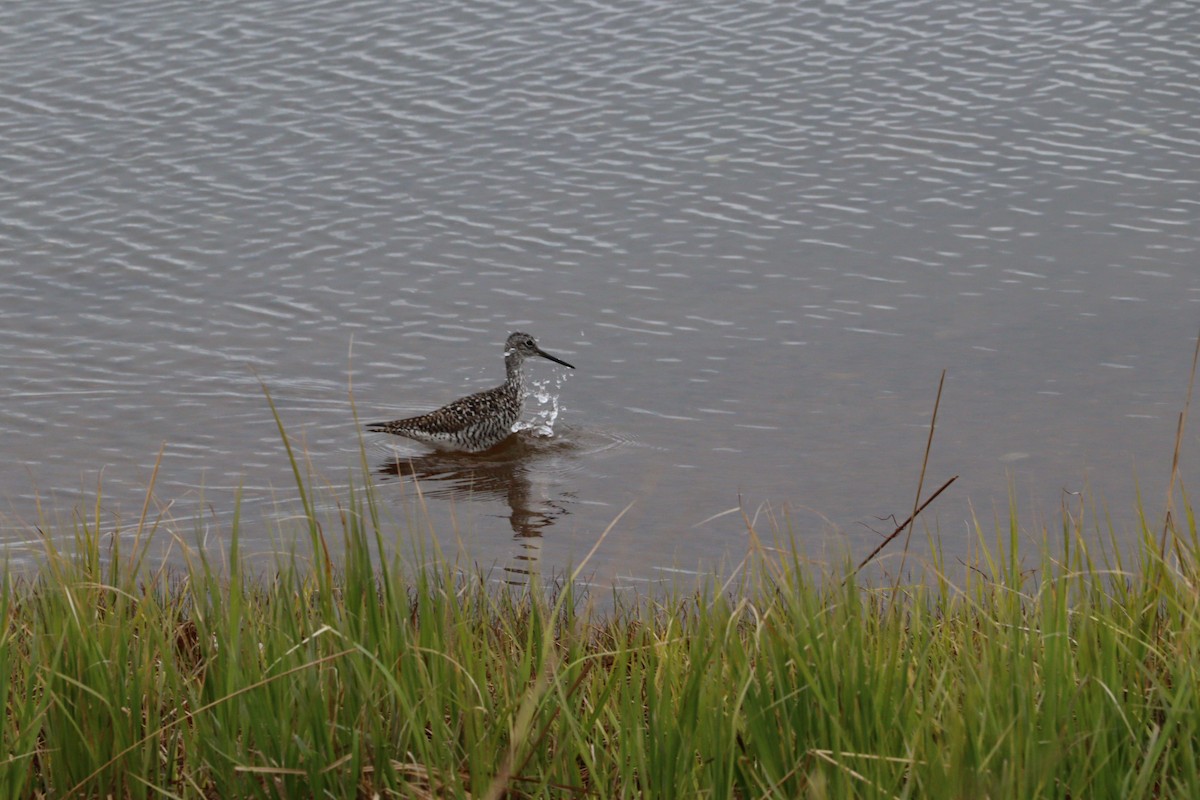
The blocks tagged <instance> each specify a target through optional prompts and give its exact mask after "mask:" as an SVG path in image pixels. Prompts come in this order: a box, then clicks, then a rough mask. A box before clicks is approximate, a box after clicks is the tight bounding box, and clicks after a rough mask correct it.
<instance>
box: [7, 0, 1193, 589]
mask: <svg viewBox="0 0 1200 800" xmlns="http://www.w3.org/2000/svg"><path fill="white" fill-rule="evenodd" d="M0 30H4V31H5V32H6V33H5V36H6V40H7V42H8V44H7V45H6V46H5V47H4V48H3V49H0V136H2V137H3V140H4V141H5V142H6V148H5V154H4V156H3V160H4V169H3V175H4V177H3V179H2V180H0V316H2V318H3V319H4V325H3V326H2V328H0V355H2V357H3V363H4V365H5V381H4V384H3V386H2V387H0V397H3V402H2V403H0V436H2V437H3V439H4V442H5V453H6V456H7V458H6V461H5V466H4V468H3V470H2V471H0V490H2V497H3V500H4V504H5V507H4V509H3V511H4V516H3V526H2V533H3V536H4V537H5V541H6V542H7V543H8V555H9V558H10V559H13V560H14V561H15V562H19V561H20V560H21V559H22V558H25V557H27V556H28V555H30V554H31V553H34V552H36V548H37V546H36V544H35V543H32V544H31V540H32V538H33V537H32V535H31V525H32V524H33V523H34V522H36V520H37V502H38V500H39V498H40V501H41V503H42V506H43V508H49V509H55V511H56V512H57V513H62V514H68V515H69V510H70V509H71V508H72V507H73V506H75V505H76V504H80V505H81V506H83V507H87V508H90V507H91V500H90V499H86V498H90V497H91V496H92V495H93V494H94V492H95V487H96V486H97V485H98V484H102V485H103V487H104V488H103V502H102V517H103V520H104V522H105V524H106V525H113V526H115V525H118V524H120V525H121V526H122V527H124V528H128V527H129V526H130V525H131V524H132V523H134V522H135V521H136V519H137V517H138V515H139V514H140V512H141V509H142V503H143V497H144V491H145V487H146V485H147V483H148V482H149V480H150V476H151V474H152V472H153V469H154V464H155V462H156V459H157V457H158V453H159V450H160V448H162V461H161V465H160V467H159V471H158V475H157V479H156V484H155V490H156V495H157V497H158V498H159V502H158V503H155V504H152V508H151V512H152V514H157V513H159V512H160V511H163V510H164V508H165V507H166V505H167V504H171V505H170V507H169V508H165V511H164V513H165V514H167V515H169V516H171V517H173V518H175V519H176V520H179V521H180V522H181V523H182V524H183V526H184V527H185V528H186V527H188V526H190V525H191V524H192V523H191V521H192V520H193V519H196V518H200V519H204V520H208V521H209V522H213V521H215V522H220V520H221V519H222V515H225V516H226V517H227V516H228V515H229V514H230V513H231V509H232V507H233V497H234V495H235V493H237V492H238V491H240V492H241V494H242V497H243V515H244V516H246V517H247V518H248V519H249V518H253V517H254V516H256V515H257V516H260V517H263V518H266V519H269V520H272V521H281V520H282V521H286V520H287V519H288V518H289V516H290V515H291V514H293V513H294V512H295V508H296V507H295V503H296V500H295V493H294V491H293V490H292V489H291V484H292V477H291V471H290V467H289V465H288V462H287V459H286V454H285V452H284V449H283V446H282V444H281V440H280V437H279V433H278V430H277V429H276V426H275V422H274V421H273V420H272V417H271V411H270V408H269V406H268V405H267V403H266V402H265V400H264V397H263V394H262V385H264V384H265V386H266V387H267V388H268V389H269V390H270V392H271V394H272V397H273V399H274V401H275V403H276V404H277V406H278V409H279V414H280V418H281V420H282V422H283V423H284V425H285V427H286V429H287V430H288V432H289V434H290V435H291V436H292V437H293V439H294V443H295V445H296V446H297V449H298V450H299V451H301V452H302V453H303V454H304V459H305V460H306V464H307V466H308V468H309V469H311V472H312V474H313V475H314V476H316V477H315V481H316V482H317V483H321V482H328V483H329V484H332V485H333V486H334V487H342V486H344V485H345V484H346V483H348V482H349V480H350V478H349V476H350V475H352V474H355V473H356V472H357V471H358V470H359V469H360V459H359V429H358V428H357V427H356V425H355V419H354V415H353V409H357V412H358V414H359V415H360V416H361V418H362V420H363V421H375V420H378V419H388V418H394V417H400V416H406V415H410V414H414V413H420V412H423V411H427V410H431V409H433V408H435V407H437V406H439V405H442V404H444V403H446V402H448V401H450V400H452V399H454V398H456V397H459V396H461V395H464V394H467V393H469V392H473V391H478V390H480V389H484V388H488V387H490V386H493V385H495V384H497V383H499V381H500V380H501V379H502V376H503V370H502V367H503V364H502V350H501V348H502V343H503V341H504V338H505V336H506V335H507V334H508V333H509V332H510V331H512V330H526V331H528V332H530V333H532V334H533V335H534V336H536V337H537V338H538V340H539V343H540V344H541V346H542V347H544V348H545V349H546V350H548V351H549V352H551V353H554V354H556V355H559V356H561V357H563V358H564V359H566V360H568V361H570V362H571V363H572V364H574V365H575V366H576V367H577V368H578V369H577V370H576V371H575V372H571V373H569V374H567V371H566V370H563V369H560V368H558V367H556V366H555V365H553V364H550V363H548V362H544V363H531V364H530V367H529V370H530V373H531V377H532V378H533V380H534V381H535V382H536V384H537V387H536V388H537V393H536V395H535V396H534V397H533V398H531V401H530V403H529V406H528V407H527V418H528V420H529V421H530V422H533V423H535V424H534V427H533V428H531V429H530V430H528V431H524V432H522V434H521V435H520V436H519V437H518V438H517V439H516V440H514V441H511V442H509V443H506V445H505V446H503V447H502V448H499V449H498V451H497V452H495V453H490V454H486V455H485V456H483V457H465V456H455V455H447V454H444V453H436V452H433V451H430V450H429V449H428V448H425V447H422V446H421V445H418V444H415V443H407V442H404V441H402V440H397V439H394V438H393V439H390V440H389V439H388V438H387V437H378V436H374V435H372V436H369V437H367V439H366V440H365V442H364V444H365V448H366V453H367V460H368V464H367V469H368V472H370V474H372V475H373V476H374V477H373V479H374V480H375V481H376V483H377V486H378V488H379V489H380V494H381V497H383V498H384V499H385V500H386V501H387V502H390V503H391V504H393V507H394V509H395V512H396V517H397V518H398V519H400V520H413V521H414V523H413V531H412V533H413V535H416V534H417V533H420V532H423V531H433V532H434V535H435V536H436V537H439V538H441V539H442V540H443V541H444V542H445V543H447V544H451V543H457V542H461V543H463V544H464V545H465V546H466V547H467V548H468V551H469V552H470V553H471V554H472V555H473V556H474V558H475V559H476V561H477V562H478V563H481V564H495V565H497V568H498V569H499V570H507V569H509V568H510V567H511V568H512V569H517V570H519V569H522V568H525V567H527V566H528V565H529V563H530V561H529V560H530V559H535V560H536V564H537V565H538V567H537V568H539V569H547V570H550V571H553V570H554V569H561V568H563V567H564V566H565V565H567V564H570V563H576V562H578V560H579V559H580V558H582V556H583V555H584V554H585V553H587V552H588V550H589V549H590V547H591V545H592V543H593V542H594V541H595V539H596V537H597V536H598V535H599V534H600V532H601V531H603V530H604V529H605V527H606V526H607V525H608V524H609V523H610V522H611V521H612V519H613V518H614V517H615V516H616V515H617V513H618V512H620V510H621V509H622V508H624V507H625V506H626V505H628V504H629V503H633V505H632V507H631V508H630V510H629V511H628V513H627V514H626V515H625V517H623V518H622V520H621V522H620V524H619V525H618V526H617V527H615V528H614V529H613V531H612V533H611V535H610V537H609V539H608V540H607V541H606V542H605V544H604V547H603V548H601V550H600V551H599V552H598V553H597V554H596V556H595V558H594V560H593V561H592V562H590V565H591V566H592V567H593V569H594V573H593V574H594V575H595V576H596V579H597V580H600V581H614V580H615V581H617V583H618V584H619V585H624V586H640V585H645V583H646V582H651V581H657V580H662V579H670V578H671V577H672V576H675V575H678V574H687V573H688V572H689V571H692V570H706V569H712V568H714V567H718V566H720V565H721V564H723V563H728V562H729V561H730V560H732V561H736V560H737V558H739V557H740V554H741V552H742V551H743V550H744V548H745V544H746V532H745V528H746V526H745V521H744V519H743V514H742V513H729V512H731V510H732V509H735V508H738V507H740V508H741V509H744V511H745V516H746V517H748V518H750V519H757V520H758V521H759V523H761V524H762V525H764V526H765V527H767V528H769V527H770V525H771V521H772V520H773V521H775V522H776V523H778V525H779V527H780V528H781V529H784V530H787V531H790V532H791V533H792V534H793V535H794V536H795V538H796V539H797V541H799V542H801V543H802V544H803V546H804V547H805V549H806V551H807V552H808V554H809V555H811V556H812V557H814V558H837V557H840V554H842V553H845V552H849V553H851V554H854V555H861V554H864V553H865V552H868V551H869V550H870V549H871V548H872V547H873V546H874V545H875V543H876V542H877V541H878V540H879V536H880V535H881V533H886V532H889V531H890V530H891V520H890V519H889V517H890V515H895V516H896V517H899V518H901V519H902V518H903V517H905V516H906V515H907V514H908V513H909V512H910V511H911V510H912V508H913V504H914V502H913V501H914V496H915V491H916V484H917V479H918V475H919V474H920V469H921V457H922V452H923V449H924V446H925V441H926V437H927V434H928V425H929V421H930V415H931V412H932V408H933V400H934V395H935V391H936V387H937V383H938V378H939V375H940V373H941V371H942V370H943V369H945V370H946V372H947V377H946V385H945V392H944V395H943V398H942V405H941V410H940V414H939V419H938V428H937V432H936V436H935V438H934V444H933V450H932V454H931V460H930V463H929V465H928V470H927V478H926V485H925V492H926V493H928V492H929V491H930V490H931V489H932V488H933V487H936V486H937V485H940V484H941V483H942V482H943V481H944V480H945V479H947V478H948V477H950V476H951V475H956V474H957V475H960V476H961V477H960V478H959V480H958V481H957V482H956V483H955V485H954V486H953V488H952V489H951V490H950V491H948V492H947V493H946V495H944V496H943V497H941V498H939V500H938V501H937V503H936V504H935V505H934V506H931V507H930V509H929V510H928V511H927V512H926V514H925V515H924V517H923V519H924V520H925V522H926V524H927V525H928V526H930V528H931V529H932V530H934V531H935V532H936V533H937V534H938V535H939V536H940V537H941V539H942V545H943V547H944V549H945V551H946V552H947V553H948V554H951V555H952V554H954V553H955V552H956V551H957V548H959V547H966V546H967V545H966V544H965V542H967V541H968V540H969V535H968V534H969V525H968V520H969V519H970V517H971V515H972V514H973V513H977V514H979V515H981V516H983V517H985V518H990V517H991V516H992V513H993V509H995V508H997V507H999V508H1001V509H1002V514H1003V515H1004V516H1007V511H1006V508H1007V505H1008V502H1009V491H1010V487H1011V491H1012V492H1013V495H1014V496H1015V497H1016V499H1017V501H1018V503H1019V504H1020V505H1021V506H1022V508H1027V509H1031V510H1033V512H1034V516H1033V519H1038V518H1039V517H1038V515H1042V517H1041V518H1044V519H1048V520H1051V522H1050V524H1052V525H1053V524H1055V523H1054V522H1053V521H1052V520H1053V519H1055V518H1056V516H1057V509H1058V508H1059V505H1060V503H1062V502H1063V501H1064V499H1067V500H1071V499H1072V498H1073V497H1074V495H1072V494H1071V493H1073V492H1077V491H1080V490H1083V489H1091V490H1092V491H1093V492H1094V493H1095V494H1096V495H1097V496H1099V497H1101V498H1102V499H1103V500H1104V501H1105V502H1106V503H1107V505H1108V506H1109V508H1111V509H1112V511H1113V512H1114V515H1115V517H1116V518H1117V522H1118V529H1119V530H1120V529H1122V526H1121V525H1120V524H1119V523H1120V521H1121V519H1128V518H1129V517H1131V516H1132V515H1133V513H1134V507H1135V502H1136V497H1135V487H1140V490H1141V492H1142V496H1143V498H1144V499H1145V501H1146V504H1147V511H1148V512H1149V513H1157V512H1158V511H1159V510H1160V508H1159V507H1160V506H1161V498H1162V496H1163V492H1164V491H1165V489H1166V486H1167V481H1168V472H1169V469H1170V465H1171V456H1172V451H1173V447H1174V443H1175V435H1176V424H1177V415H1178V413H1179V412H1180V410H1181V409H1182V406H1183V400H1184V395H1185V391H1186V386H1187V376H1188V369H1189V367H1190V364H1191V355H1192V351H1193V347H1194V343H1195V337H1196V334H1197V329H1198V327H1200V262H1198V261H1197V249H1198V245H1200V226H1198V225H1197V222H1196V220H1197V218H1198V212H1200V206H1198V204H1197V200H1196V197H1197V187H1198V186H1200V89H1198V88H1197V87H1200V66H1198V65H1200V44H1198V42H1200V15H1197V14H1196V13H1195V11H1194V9H1193V8H1192V5H1191V4H1189V3H1164V4H1154V5H1152V6H1145V7H1136V6H1121V7H1116V6H1114V7H1111V8H1103V9H1098V8H1095V7H1094V6H1093V5H1092V4H1085V3H1071V2H1068V3H1065V4H1054V5H1038V4H1034V5H1030V4H1028V3H1015V2H1001V3H999V4H996V3H988V4H982V3H974V2H953V3H950V4H949V5H947V4H945V3H932V2H905V3H890V2H889V3H883V2H877V3H866V4H859V5H856V6H855V7H853V8H851V7H847V6H843V5H840V4H836V3H831V4H821V5H817V4H800V5H799V6H797V7H793V8H781V7H777V6H774V5H771V6H759V5H756V4H750V3H743V2H733V3H700V4H687V5H685V6H679V7H675V6H669V5H668V6H663V7H647V6H644V5H643V4H626V3H608V4H591V3H577V2H566V3H561V4H556V5H555V6H553V7H552V8H547V7H542V6H530V7H526V6H519V5H510V4H504V3H482V4H477V3H472V4H459V3H406V4H402V5H400V6H395V5H393V4H388V3H382V2H376V1H375V0H366V1H365V2H360V3H353V4H349V5H346V4H335V3H330V2H300V3H283V2H279V0H258V1H257V2H249V3H245V2H240V3H229V2H216V3H207V4H203V5H201V6H196V5H194V4H187V3H179V2H161V3H158V2H156V3H150V2H147V1H146V0H121V1H120V2H118V3H115V4H108V5H106V6H105V7H104V8H103V9H100V8H97V7H95V6H94V5H92V4H89V3H83V2H71V1H70V0H64V2H57V3H46V4H39V5H36V6H33V5H29V4H9V5H6V6H4V7H2V8H0ZM260 382H261V383H260ZM352 402H353V409H352ZM1191 430H1196V428H1195V426H1193V428H1192V429H1191ZM548 432H549V433H550V435H546V434H547V433H548ZM1183 444H1184V449H1183V454H1184V468H1185V475H1186V470H1187V468H1188V467H1189V466H1190V465H1191V464H1193V463H1194V455H1193V454H1194V451H1195V450H1196V445H1197V442H1196V436H1195V435H1194V433H1187V434H1186V435H1185V438H1184V442H1183ZM414 478H415V479H417V481H418V482H419V488H418V487H417V486H414V483H413V481H414ZM81 498H85V499H83V500H81ZM204 524H208V523H204ZM243 528H244V530H246V531H249V530H250V528H249V527H247V526H243ZM220 529H221V528H220V525H215V527H214V531H219V530H220ZM1131 529H1132V528H1131ZM263 531H264V532H263V534H262V538H261V540H257V541H255V540H250V541H247V542H246V545H247V547H249V548H251V549H256V550H259V551H268V550H270V549H272V548H274V547H276V546H277V542H276V541H275V540H274V539H273V538H272V533H271V532H270V531H271V527H270V526H263ZM216 535H218V534H217V533H214V536H216ZM920 538H921V537H915V541H916V540H919V539H920ZM960 542H961V544H960ZM918 546H919V544H918Z"/></svg>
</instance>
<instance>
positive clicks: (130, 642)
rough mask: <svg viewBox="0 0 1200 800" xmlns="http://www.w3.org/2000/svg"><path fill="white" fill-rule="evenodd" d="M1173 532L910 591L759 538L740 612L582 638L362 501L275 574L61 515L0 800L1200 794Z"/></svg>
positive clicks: (1189, 556)
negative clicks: (436, 557)
mask: <svg viewBox="0 0 1200 800" xmlns="http://www.w3.org/2000/svg"><path fill="white" fill-rule="evenodd" d="M305 500H306V506H307V498H305ZM1181 516H1182V518H1183V521H1182V522H1181V523H1180V524H1179V525H1177V526H1176V525H1175V524H1172V526H1171V527H1170V529H1168V530H1167V531H1166V539H1165V540H1164V539H1163V538H1161V537H1162V535H1163V529H1162V528H1161V527H1159V526H1158V524H1155V525H1154V527H1153V528H1152V527H1151V526H1150V525H1149V524H1147V525H1145V526H1144V529H1143V530H1142V531H1141V532H1140V534H1139V535H1138V536H1136V537H1135V538H1137V540H1138V541H1140V542H1141V546H1140V547H1139V548H1137V549H1136V551H1135V552H1133V553H1132V554H1131V558H1132V561H1131V562H1122V561H1120V560H1119V559H1118V558H1117V557H1116V556H1115V555H1113V554H1112V553H1113V551H1112V549H1111V548H1110V549H1109V550H1108V553H1109V555H1107V556H1103V555H1100V554H1099V553H1098V552H1093V551H1094V550H1095V545H1094V544H1091V545H1089V544H1087V543H1094V542H1096V541H1097V537H1096V532H1095V531H1094V530H1092V529H1091V524H1090V523H1085V522H1084V521H1083V515H1082V514H1081V513H1079V512H1078V510H1077V511H1076V512H1075V513H1072V514H1064V520H1065V521H1064V525H1063V527H1062V529H1061V530H1055V531H1051V532H1043V533H1042V534H1039V535H1036V536H1031V535H1030V533H1029V532H1024V533H1022V532H1020V531H1019V530H1018V525H1017V523H1016V521H1015V520H1014V521H1013V522H1012V524H1011V526H1007V527H1005V526H1001V528H1000V529H999V530H997V529H995V528H994V527H992V526H988V527H987V528H986V529H981V530H979V531H978V547H977V551H976V555H975V557H974V558H973V559H972V562H971V563H970V564H968V565H963V564H957V563H956V564H953V565H951V564H945V563H939V562H938V561H936V560H935V561H933V562H931V563H926V564H924V565H923V567H924V569H925V572H926V574H925V580H924V581H923V582H922V583H919V584H916V585H903V586H900V587H891V586H887V587H881V588H876V587H870V586H864V585H860V583H859V582H858V581H856V579H855V577H854V576H853V575H852V574H851V573H852V570H851V569H850V568H849V567H847V568H846V569H845V570H844V571H843V572H841V573H838V574H830V575H825V576H820V577H817V576H813V575H812V573H811V570H810V569H809V568H808V567H802V565H800V564H798V563H796V562H794V561H792V560H790V558H791V557H790V556H788V555H783V556H780V555H779V554H780V553H786V552H788V551H787V549H786V548H782V549H779V550H776V549H772V548H766V547H761V548H756V549H755V550H754V552H752V553H751V556H750V559H749V562H748V563H747V565H746V568H745V570H744V571H743V572H742V573H741V582H740V584H739V585H737V586H736V587H732V589H733V591H732V592H724V591H722V590H721V588H720V587H716V588H712V589H709V590H702V591H700V592H699V593H696V594H693V595H689V596H685V597H674V598H658V599H657V600H656V601H655V602H653V603H651V602H646V603H644V604H641V605H638V606H636V607H624V608H618V609H617V610H616V611H610V612H606V613H605V614H604V615H603V616H592V615H589V614H588V613H587V612H586V610H581V609H580V608H578V607H577V606H579V605H580V604H579V603H577V602H576V600H575V598H573V597H572V596H571V595H570V592H569V589H568V590H567V591H566V592H565V593H562V592H560V593H557V594H554V593H546V592H542V591H525V592H521V593H518V592H514V591H512V590H510V589H499V588H496V586H494V585H493V584H490V583H489V582H488V581H487V580H486V579H485V578H484V577H483V576H479V575H473V574H470V573H467V574H464V573H462V572H459V571H457V570H456V569H454V567H453V565H451V564H448V563H443V564H442V565H441V566H438V567H434V568H433V569H428V570H423V571H412V570H409V569H406V568H405V567H404V566H403V565H402V564H401V563H400V562H399V561H397V562H394V563H391V564H387V565H384V566H382V567H381V565H380V563H379V559H378V557H377V556H375V555H373V553H378V552H379V551H381V550H386V549H387V548H386V547H385V545H387V544H391V543H393V542H394V541H396V539H397V537H398V536H400V535H401V533H400V532H398V531H397V530H396V529H395V527H394V526H393V525H392V524H391V523H389V522H387V521H385V520H383V519H381V517H380V515H379V514H378V509H377V506H376V505H375V503H374V502H373V501H372V498H371V496H370V491H369V490H359V491H358V492H357V493H352V494H351V495H350V496H347V497H343V498H341V511H340V515H334V516H333V517H332V518H331V519H323V520H318V519H316V518H315V517H314V516H310V517H309V523H310V528H309V533H310V535H311V537H312V542H313V544H314V551H315V552H318V553H320V552H321V550H322V542H323V540H324V538H325V537H326V536H335V535H336V536H341V537H344V539H345V542H344V544H345V553H346V554H347V555H346V558H345V560H344V563H340V564H338V565H336V567H335V566H333V565H330V564H328V563H325V562H323V560H322V559H317V560H316V566H311V565H310V564H311V563H312V562H309V561H304V562H301V561H288V562H286V563H282V564H281V566H280V568H279V570H278V573H277V574H273V575H272V576H271V578H270V579H262V578H261V577H256V578H252V577H250V576H248V575H247V574H245V567H244V565H242V564H240V563H239V560H238V556H237V554H238V526H239V523H238V522H237V521H236V518H235V521H234V523H233V528H232V530H229V531H226V532H225V533H226V535H227V536H228V538H229V553H230V555H229V563H228V564H226V565H224V566H223V567H222V568H221V570H219V571H218V570H214V569H212V568H210V565H209V564H208V562H207V561H205V560H204V559H203V558H202V557H201V556H200V555H199V554H195V555H193V557H192V559H191V561H190V566H188V567H187V568H186V569H183V570H180V571H176V572H174V573H171V572H169V571H166V570H161V569H155V568H154V565H151V564H147V563H145V562H144V558H143V556H144V553H145V541H146V540H147V539H148V538H149V536H150V533H149V527H150V526H149V525H145V526H143V529H142V530H141V531H140V534H141V535H140V536H139V535H137V532H133V531H130V532H127V535H126V536H125V537H112V536H110V535H107V534H102V533H101V531H100V530H99V527H98V525H94V524H89V523H85V522H81V523H80V524H79V525H78V527H77V529H76V530H75V531H74V537H73V542H72V543H71V544H70V546H66V547H63V548H62V549H61V550H58V549H55V548H54V547H53V546H52V545H50V544H49V540H48V541H47V545H46V552H45V556H44V558H43V561H42V566H41V567H40V569H39V571H38V572H37V573H36V574H35V575H33V576H26V577H23V578H20V579H18V578H15V577H10V578H8V579H7V581H6V584H7V585H6V586H5V590H4V592H3V594H2V596H0V611H2V612H3V619H4V625H3V629H2V631H0V636H2V637H3V641H2V642H0V696H2V697H3V698H4V702H5V712H6V713H5V720H4V724H3V728H2V729H0V745H2V747H3V751H2V752H3V761H2V762H0V796H3V797H14V798H15V797H115V798H127V797H139V798H141V797H145V798H159V797H188V798H212V797H222V798H243V797H281V798H302V797H334V798H342V797H354V796H359V797H373V796H381V797H393V796H394V797H454V796H457V797H491V798H499V797H510V798H511V797H518V798H519V797H543V796H556V797H576V796H578V797H628V796H646V797H688V798H691V797H779V798H790V797H835V798H843V797H919V798H939V797H947V798H950V797H953V798H981V797H993V798H1013V797H1021V798H1035V797H1072V798H1084V797H1086V798H1104V797H1114V798H1118V797H1119V798H1140V797H1200V702H1198V700H1197V690H1198V686H1200V625H1198V624H1197V622H1198V621H1200V620H1198V616H1200V594H1198V592H1197V570H1196V567H1197V554H1198V553H1200V543H1198V540H1197V533H1196V526H1195V521H1194V519H1193V517H1192V515H1191V514H1190V511H1189V512H1188V513H1186V514H1183V515H1181ZM339 527H340V531H339V530H337V529H338V528H339ZM154 535H155V536H159V537H161V536H166V535H171V534H170V532H165V531H158V532H157V533H155V534H154ZM139 538H140V539H141V544H133V543H132V541H133V540H137V539H139ZM752 538H753V537H752ZM119 541H124V542H125V544H124V545H123V548H124V549H123V550H122V549H120V548H118V547H117V546H116V544H117V542H119ZM1164 541H1165V543H1166V547H1165V553H1164V552H1163V544H1164ZM1039 542H1040V544H1039ZM1089 547H1091V549H1089ZM548 594H550V595H553V597H554V599H546V598H547V596H548Z"/></svg>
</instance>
